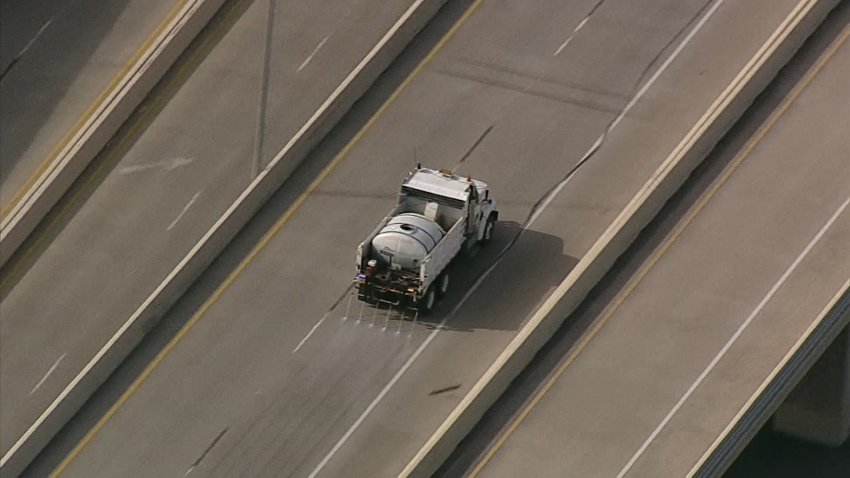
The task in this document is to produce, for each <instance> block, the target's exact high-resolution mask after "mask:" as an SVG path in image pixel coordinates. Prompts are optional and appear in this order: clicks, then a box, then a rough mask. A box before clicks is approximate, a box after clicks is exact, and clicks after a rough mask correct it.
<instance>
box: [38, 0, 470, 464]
mask: <svg viewBox="0 0 850 478" xmlns="http://www.w3.org/2000/svg"><path fill="white" fill-rule="evenodd" d="M483 1H484V0H476V1H475V3H473V4H472V5H471V6H470V7H469V8H468V9H467V11H466V13H464V15H463V16H462V17H461V18H460V19H458V21H457V22H455V24H454V25H453V26H452V28H451V29H450V30H449V31H448V32H447V33H446V34H445V35H444V36H443V38H441V39H440V41H439V42H438V43H437V44H436V45H435V46H434V48H432V49H431V51H430V52H429V53H428V55H427V56H426V57H425V58H424V59H423V60H422V61H421V62H420V63H419V65H417V66H416V68H415V69H414V70H413V71H412V72H410V74H408V76H407V77H406V78H405V79H404V81H402V83H401V84H400V85H399V86H398V87H397V88H396V89H395V91H393V93H392V94H391V95H390V97H389V98H387V100H386V101H385V102H384V103H383V104H382V105H381V107H380V108H379V109H378V111H376V112H375V114H374V115H372V117H371V118H369V121H367V122H366V124H365V125H363V127H362V128H361V129H360V130H359V131H358V132H357V134H356V135H355V136H354V137H353V138H352V139H351V140H350V141H349V142H348V143H347V144H346V145H345V147H344V148H343V149H342V150H340V152H339V153H337V155H336V156H334V158H333V159H332V160H331V162H330V163H328V165H327V166H325V168H324V169H323V170H322V171H321V172H320V173H319V175H318V176H317V177H316V179H314V180H313V182H311V183H310V185H309V186H308V187H307V190H306V191H304V192H303V193H302V194H301V195H300V196H299V197H298V199H296V200H295V202H294V203H293V204H292V205H291V206H290V207H289V209H287V210H286V212H285V213H284V214H283V216H281V217H280V219H278V220H277V221H276V222H275V223H274V225H273V226H272V227H271V229H269V231H267V232H266V233H265V234H264V235H263V237H262V238H261V239H260V241H259V242H258V243H257V244H256V245H255V246H254V247H253V249H251V252H250V253H249V254H248V255H247V256H246V257H245V258H244V259H242V261H240V263H239V265H238V266H237V267H236V269H234V270H233V272H231V273H230V275H228V276H227V278H226V279H225V280H224V282H222V284H221V285H220V286H219V287H218V288H217V289H216V290H215V292H213V294H212V295H211V296H210V297H209V299H207V300H206V301H205V302H204V303H203V305H201V307H200V308H199V309H198V311H197V312H195V313H194V314H193V315H192V317H191V318H190V319H189V320H188V321H187V322H186V324H185V325H183V327H182V328H181V329H180V330H179V331H178V332H177V334H176V335H175V336H174V337H173V338H172V339H171V340H170V341H169V342H168V344H167V345H166V346H165V347H164V348H163V349H162V350H161V351H160V352H159V353H158V354H157V355H156V357H154V359H153V361H151V363H150V364H148V366H147V367H145V369H144V370H143V371H142V373H141V374H140V375H139V376H138V378H136V380H134V381H133V383H132V384H131V385H130V386H129V387H128V388H127V390H126V391H125V392H124V393H123V394H121V397H119V398H118V400H117V401H116V402H115V403H114V404H113V405H112V406H111V407H110V408H109V410H108V411H107V412H106V413H105V414H104V415H103V417H101V419H100V420H98V422H97V423H96V424H95V425H94V426H93V427H92V429H91V430H89V432H88V433H86V435H85V436H84V437H83V438H82V440H80V442H79V443H78V444H77V445H76V446H75V447H74V449H73V450H71V452H70V453H69V454H68V455H67V456H66V457H65V458H64V459H63V460H62V462H61V463H60V464H59V466H57V467H56V469H55V470H53V472H52V473H51V474H50V477H51V478H55V477H58V476H60V475H61V474H62V473H63V472H64V471H65V469H67V468H68V466H69V465H70V464H71V463H72V462H73V461H74V459H76V458H77V456H78V455H79V454H80V453H81V452H82V451H83V450H84V449H85V448H86V446H88V444H89V443H91V441H92V439H93V438H94V437H95V435H97V434H98V432H100V430H101V429H103V427H104V426H105V425H106V424H107V422H109V420H110V419H111V418H112V417H113V416H114V415H115V414H116V413H117V412H118V411H119V410H120V409H121V407H123V406H124V404H125V403H126V402H127V400H129V399H130V397H131V396H132V395H133V393H135V392H136V390H138V389H139V387H141V386H142V384H143V383H144V382H145V381H146V380H147V379H148V377H150V375H151V374H152V373H153V372H154V371H155V370H156V369H157V368H158V367H159V365H160V364H161V363H162V361H163V360H164V359H165V358H166V357H167V356H168V355H169V354H170V353H171V351H172V350H174V348H175V347H177V345H178V344H179V343H180V342H181V341H182V340H183V338H184V337H186V335H187V334H188V333H189V331H191V330H192V328H194V327H195V325H196V324H197V323H198V322H199V321H200V320H201V319H202V318H203V317H204V316H205V315H206V313H207V312H208V311H209V310H210V308H212V306H213V305H215V303H216V302H218V300H219V299H220V298H221V296H222V295H223V294H224V293H225V292H226V291H227V289H229V288H230V286H231V285H232V284H233V283H234V282H235V281H236V279H237V278H238V277H239V275H241V274H242V272H243V271H244V270H245V269H246V268H247V267H248V265H249V264H250V263H251V262H253V261H254V259H256V257H257V256H258V255H259V254H260V252H262V251H263V249H265V248H266V246H267V245H268V244H269V242H271V240H272V239H273V238H274V237H275V236H276V235H277V233H278V232H279V231H280V230H281V229H282V228H283V226H284V225H285V224H286V223H287V222H289V220H290V219H291V218H292V216H293V215H294V214H295V213H296V212H297V211H298V210H299V209H300V208H301V206H302V205H303V204H304V203H305V202H306V201H307V198H308V197H309V196H310V195H311V194H312V193H313V192H314V191H315V190H316V189H318V187H319V186H320V185H321V183H322V182H323V181H324V180H325V179H326V178H327V177H328V176H329V175H330V174H331V172H333V170H334V169H336V167H337V166H338V165H339V164H340V163H341V162H342V160H343V159H345V157H346V156H347V155H348V153H349V152H350V151H351V150H352V149H353V148H354V146H355V145H356V144H357V143H358V142H359V141H360V139H362V138H363V136H365V134H366V132H367V131H368V130H369V129H370V128H371V127H372V125H374V124H375V123H376V122H377V121H378V119H380V118H381V116H383V114H384V112H386V110H387V109H388V108H389V107H390V105H392V103H394V102H395V100H396V99H397V98H398V97H399V96H400V95H401V93H402V91H404V90H405V89H406V88H407V86H408V85H410V83H411V82H413V80H414V79H415V78H416V76H417V75H418V74H419V73H420V72H421V71H422V70H423V69H424V68H425V67H426V66H428V64H429V63H431V61H432V60H433V59H434V57H435V56H436V55H437V53H438V52H439V51H440V50H441V49H442V48H443V47H444V46H445V45H446V43H448V41H449V40H450V39H451V38H452V37H453V36H454V35H455V33H457V31H458V30H459V29H460V27H461V26H462V25H463V24H464V23H465V22H466V21H467V20H468V19H469V17H471V16H472V14H473V13H474V12H475V11H476V10H477V9H478V7H479V6H480V5H481V3H483Z"/></svg>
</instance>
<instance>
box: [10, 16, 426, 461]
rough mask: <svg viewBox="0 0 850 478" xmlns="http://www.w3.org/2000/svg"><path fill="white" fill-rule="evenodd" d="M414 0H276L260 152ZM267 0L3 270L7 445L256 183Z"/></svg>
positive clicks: (145, 108) (196, 64)
mask: <svg viewBox="0 0 850 478" xmlns="http://www.w3.org/2000/svg"><path fill="white" fill-rule="evenodd" d="M145 3H146V4H147V2H145ZM410 3H412V2H410ZM410 3H408V2H396V3H394V4H393V5H392V6H391V7H385V8H383V9H381V10H380V11H378V10H376V9H375V8H374V2H373V1H372V0H360V1H356V2H351V1H345V2H333V1H325V2H311V3H309V4H307V3H304V4H302V3H298V2H295V3H292V2H289V3H286V4H283V3H282V4H281V5H279V6H278V8H277V9H276V11H275V13H276V17H275V26H274V30H273V31H274V35H273V41H272V45H271V47H272V53H271V60H270V76H269V80H270V81H269V104H268V108H267V111H266V122H267V124H268V125H269V131H268V134H267V135H266V140H265V145H266V148H265V149H264V154H263V157H262V159H263V160H264V161H266V160H268V158H270V157H271V155H272V154H274V153H276V152H277V151H278V150H279V148H280V147H281V146H282V143H283V142H284V141H285V140H288V138H289V137H291V136H292V134H293V133H294V132H295V131H296V130H297V129H298V128H299V127H300V126H301V125H302V124H303V123H304V122H305V121H306V120H307V119H308V118H309V117H310V116H311V115H312V113H313V112H314V111H315V110H316V108H318V107H319V105H320V104H322V102H324V101H325V99H326V98H327V97H328V95H329V94H330V93H331V92H332V91H333V89H334V88H336V87H337V85H338V84H339V83H340V82H341V81H342V79H343V78H345V77H346V75H348V73H349V72H350V71H351V69H352V68H354V66H355V65H357V64H358V63H359V62H360V61H361V59H362V58H363V56H364V55H365V54H366V53H367V52H368V51H369V50H370V49H372V47H373V46H374V45H375V44H376V43H377V42H378V40H379V39H380V38H381V37H382V36H383V35H384V34H385V33H386V32H387V30H389V29H390V27H391V26H392V25H393V24H394V23H395V22H396V21H397V19H398V18H399V17H400V16H401V14H402V13H403V12H404V11H405V10H406V9H407V7H408V6H409V5H410ZM249 5H250V6H249ZM267 5H268V4H267V3H266V2H255V3H253V4H251V3H250V2H245V1H242V2H239V1H237V2H231V3H230V4H229V6H226V7H224V9H223V10H222V12H221V14H220V15H219V16H218V17H217V19H216V20H214V21H213V25H212V27H211V29H210V30H209V31H208V32H207V34H206V35H205V36H203V37H202V39H201V40H200V42H199V43H198V44H196V46H195V47H194V49H193V50H191V52H190V53H189V54H188V56H187V57H186V58H184V60H183V62H182V63H180V64H179V65H177V66H176V67H175V68H174V69H173V70H172V73H171V74H170V75H169V76H168V77H167V78H166V79H165V80H164V82H163V84H162V85H161V86H160V88H159V89H158V90H156V92H155V93H154V94H153V96H152V97H151V98H150V99H149V100H148V101H147V102H145V103H144V104H143V105H142V106H141V108H140V110H139V112H138V113H137V114H136V115H135V116H134V118H132V119H131V120H130V121H129V123H128V125H127V126H126V127H125V128H124V129H123V130H122V131H121V132H120V133H119V135H118V136H117V137H116V138H115V140H114V141H113V142H112V145H111V146H110V147H108V148H107V149H106V150H105V152H104V153H103V155H102V156H101V157H100V158H99V159H97V160H96V163H97V164H98V166H97V167H96V168H95V170H94V171H93V172H91V173H90V174H88V175H87V176H84V177H83V179H82V180H81V182H80V184H79V185H77V186H76V187H75V189H74V190H73V191H72V193H71V198H70V199H68V200H66V201H64V202H62V203H60V205H59V207H58V211H56V212H55V213H54V214H53V215H52V216H51V217H49V218H48V219H47V224H48V225H47V226H46V227H45V228H42V229H41V230H40V231H37V233H36V235H35V237H34V238H33V239H32V240H31V241H29V243H27V244H25V245H24V246H23V247H24V248H26V251H25V253H24V255H23V259H19V260H18V262H17V263H10V264H7V266H6V267H5V268H4V271H3V273H4V274H3V279H2V281H3V282H2V285H0V291H2V295H3V299H2V304H0V341H2V344H0V345H2V346H0V401H2V403H3V407H2V410H0V444H2V446H0V449H2V451H3V453H5V452H6V451H7V450H9V448H10V446H11V445H12V444H13V443H14V442H15V441H16V440H17V439H18V438H19V437H20V436H21V435H22V434H23V433H24V432H25V430H27V429H28V428H29V427H30V425H31V424H33V423H34V421H35V420H36V419H37V417H38V416H39V415H40V414H41V413H42V411H43V410H45V408H46V407H47V406H48V405H49V404H50V403H51V402H52V401H53V400H54V399H55V398H56V397H57V396H58V395H59V394H60V392H61V391H62V390H63V389H64V388H65V387H66V386H67V385H68V384H69V383H70V382H71V380H72V379H73V378H74V377H75V376H76V375H77V373H79V372H80V370H81V369H82V368H83V367H84V366H85V364H87V363H88V362H89V361H90V360H91V359H92V358H93V357H94V356H95V354H96V353H97V352H98V351H99V350H100V348H101V347H103V346H104V344H105V343H106V342H107V340H108V339H109V338H110V337H112V335H113V334H114V333H116V332H117V331H118V329H119V328H120V327H121V326H122V325H123V324H124V322H125V321H126V320H127V319H128V318H129V317H130V315H131V314H132V313H133V312H134V311H135V310H136V309H137V308H138V307H139V306H140V305H141V304H142V303H143V301H144V300H145V299H146V298H147V297H148V295H149V294H151V292H152V291H153V290H154V288H155V287H156V286H157V285H158V284H159V283H160V281H162V280H163V278H164V277H165V276H166V274H168V273H169V272H170V271H171V270H172V268H173V267H174V266H175V265H176V264H177V262H178V261H179V260H180V259H182V258H183V257H184V256H185V255H186V253H187V252H188V250H189V249H190V248H191V247H192V246H193V245H194V244H195V242H196V241H197V240H198V239H199V238H200V237H201V235H202V234H204V233H206V231H207V230H208V229H209V228H210V226H211V225H212V224H213V223H214V221H215V220H216V219H218V217H219V216H220V215H221V214H222V213H223V212H224V210H225V209H226V208H227V207H228V206H229V205H230V204H231V203H232V202H233V200H234V199H235V198H236V197H237V195H238V194H239V193H241V192H242V191H243V189H244V188H245V186H246V185H247V184H248V182H249V181H250V180H251V179H252V169H253V165H252V164H253V161H252V157H253V145H254V138H255V131H256V125H257V111H258V100H259V94H258V90H259V85H260V80H259V78H260V72H261V65H262V60H263V51H264V50H263V48H264V40H265V37H266V35H265V26H266V12H267V11H268V10H267ZM149 8H150V9H153V6H152V5H151V6H150V7H149ZM246 9H247V11H246ZM243 13H244V15H242V14H243ZM234 22H235V25H233V23H234ZM231 26H232V28H231ZM45 34H46V33H45ZM21 67H22V66H21ZM15 68H18V67H17V66H16V67H15ZM12 71H15V70H12ZM4 85H5V80H4ZM4 87H5V86H4ZM5 111H6V110H5V108H4V114H5ZM5 133H7V130H6V128H5V127H4V134H5ZM3 145H4V147H6V145H7V142H6V141H3Z"/></svg>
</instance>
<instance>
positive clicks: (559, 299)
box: [400, 0, 838, 477]
mask: <svg viewBox="0 0 850 478" xmlns="http://www.w3.org/2000/svg"><path fill="white" fill-rule="evenodd" d="M837 3H838V2H837V0H822V1H819V0H801V1H800V2H799V3H798V4H797V6H796V7H795V8H794V9H793V10H792V12H791V13H790V15H789V16H788V17H787V18H786V19H785V21H784V22H783V23H782V24H781V25H780V26H779V27H778V28H777V30H776V31H775V32H774V34H773V35H771V37H770V38H769V39H768V40H767V42H766V43H765V44H764V45H763V46H762V47H761V48H760V49H759V50H758V52H757V53H756V55H755V56H754V57H753V58H752V59H751V60H750V61H749V62H748V63H747V65H746V66H745V67H744V69H743V70H741V72H740V73H739V74H738V75H737V76H736V77H735V79H734V80H733V81H732V82H731V83H730V84H729V85H728V86H727V87H726V88H725V89H724V91H723V93H721V95H720V96H719V97H717V99H716V100H715V101H714V102H713V103H712V105H711V106H710V107H709V108H708V109H707V110H706V112H705V113H704V114H703V116H702V117H701V118H700V119H699V121H698V122H697V123H696V124H695V125H694V126H693V127H692V128H691V130H690V131H689V132H688V134H687V135H685V137H684V138H683V139H682V140H681V142H680V143H679V144H678V146H677V147H676V148H675V149H674V150H673V151H672V152H671V153H670V154H669V156H667V158H665V159H664V160H663V161H662V162H661V163H660V166H659V167H658V169H657V170H656V171H655V172H654V173H653V174H652V175H651V176H650V177H649V179H648V180H647V181H646V183H645V184H644V185H643V186H642V187H641V188H640V190H638V192H637V194H635V195H634V196H633V197H632V199H631V200H630V202H629V203H628V204H627V205H626V206H625V208H623V210H622V211H621V212H620V214H619V215H618V216H617V217H616V219H615V220H614V221H613V222H612V223H611V224H610V225H609V227H608V228H607V229H606V230H605V232H604V233H603V234H602V235H601V236H600V237H599V239H598V240H597V241H596V242H595V243H594V244H593V246H591V248H590V250H589V251H588V252H587V253H586V254H585V255H584V256H583V257H582V258H581V260H580V261H579V262H578V264H576V266H575V268H574V269H573V270H572V271H571V272H570V273H569V274H568V275H567V277H566V278H565V279H564V280H563V281H562V282H561V284H560V285H559V286H558V287H557V288H556V290H555V291H554V292H553V293H552V295H551V296H550V297H549V298H548V299H547V300H546V301H545V302H544V304H543V305H542V306H541V307H540V308H539V309H538V310H537V312H536V313H535V314H534V315H533V316H532V317H531V318H530V319H529V320H528V322H527V323H526V324H525V325H524V326H523V327H522V328H521V329H520V330H519V332H518V333H517V335H516V336H515V337H514V339H513V340H512V341H511V342H510V343H509V344H508V346H507V347H506V348H505V350H504V351H503V352H502V353H501V354H500V355H499V356H498V357H497V359H496V360H495V361H494V362H493V364H492V365H491V366H490V367H489V368H488V369H487V370H486V371H485V373H484V374H483V375H482V377H481V378H480V379H479V380H478V382H476V383H475V385H473V387H472V388H471V389H470V391H469V392H468V393H467V394H466V395H465V396H464V398H463V399H462V400H461V401H460V403H459V404H458V405H457V406H456V407H455V409H454V410H452V412H451V413H450V414H449V415H448V417H447V418H446V419H445V420H444V421H443V423H442V424H441V425H440V426H439V427H438V428H437V430H436V431H435V432H434V433H433V434H432V436H431V437H430V438H429V439H428V440H427V441H426V442H425V444H424V445H423V446H422V448H420V450H419V452H418V453H416V455H415V456H414V457H413V458H412V459H411V461H410V462H409V463H408V464H407V466H406V467H405V468H404V469H403V470H402V472H401V473H400V476H404V477H427V476H431V475H432V474H433V473H434V472H435V471H436V470H437V469H438V467H439V466H440V465H441V464H442V463H443V462H444V461H445V459H446V458H447V457H448V456H449V454H450V453H451V452H452V450H454V448H455V447H456V446H457V444H458V443H459V442H460V441H461V440H462V439H463V438H464V437H465V436H466V435H467V434H468V433H469V431H470V430H472V428H473V427H474V426H475V424H476V423H477V422H478V420H479V419H480V418H481V416H482V415H483V414H484V413H485V412H486V411H487V409H488V408H490V406H491V405H492V404H493V403H494V402H495V401H496V399H497V398H498V397H499V396H500V395H501V394H502V393H503V392H504V390H505V389H506V388H507V386H508V385H509V384H510V383H511V381H512V380H513V379H514V378H515V377H516V376H517V375H518V374H519V373H520V372H521V371H522V370H523V368H525V366H526V365H527V364H528V362H529V361H530V360H531V359H532V358H533V357H534V354H536V353H537V351H538V350H539V349H540V348H541V347H542V346H543V345H544V344H545V343H546V341H548V340H549V338H550V337H551V336H552V334H553V333H554V332H555V331H556V330H557V329H558V328H559V327H560V326H561V324H562V323H563V322H564V320H566V318H567V317H568V316H569V315H570V314H571V313H572V312H573V311H574V310H575V308H576V307H577V306H578V304H579V303H580V302H581V301H582V300H583V299H584V297H585V296H586V295H587V293H588V292H589V291H590V290H591V288H593V286H595V285H596V284H597V283H598V282H599V280H600V279H601V278H602V276H603V275H604V274H605V273H606V272H607V271H608V270H609V269H610V268H611V266H612V265H613V264H614V261H615V260H616V259H617V258H618V257H619V256H620V255H621V254H622V253H623V252H625V250H626V248H627V247H628V246H629V245H630V244H631V242H632V241H633V240H634V238H635V237H636V236H637V235H638V233H639V232H640V231H641V230H642V229H643V228H644V227H645V226H646V225H647V224H648V223H649V221H650V220H651V219H652V218H653V217H654V216H655V215H656V214H657V213H658V211H659V210H660V209H661V207H662V206H663V205H664V203H665V202H666V201H667V200H668V199H669V198H670V196H672V195H673V193H674V192H675V191H676V190H677V189H678V188H679V187H680V186H681V184H682V183H683V182H684V180H685V179H686V178H687V177H688V175H690V173H691V172H692V171H693V170H694V168H696V166H697V165H699V163H700V162H702V160H703V159H704V158H705V157H706V155H708V153H709V152H710V151H711V150H712V148H713V147H714V146H715V145H716V143H717V142H718V141H719V140H720V139H721V138H722V137H723V136H724V135H725V134H726V132H727V131H728V129H729V128H730V127H731V126H732V125H733V124H734V123H735V121H737V119H738V118H740V116H741V115H742V114H743V113H744V111H746V109H747V108H748V107H749V105H750V104H751V103H752V102H753V100H754V99H755V98H756V96H757V95H758V94H759V93H761V91H762V90H763V89H764V88H765V87H766V86H767V84H768V83H769V82H770V81H771V80H772V79H773V77H774V76H775V75H776V73H777V72H778V71H779V70H780V69H781V68H782V66H784V65H785V63H787V61H788V60H789V59H790V58H791V57H792V56H793V54H794V53H795V52H796V51H797V49H798V48H799V47H800V45H802V43H803V41H804V40H805V39H806V38H807V37H808V36H809V35H810V34H811V33H812V32H813V31H814V30H815V28H816V27H817V26H818V25H819V24H820V22H821V21H822V20H823V19H824V18H825V17H826V15H827V13H829V11H830V10H831V9H832V8H833V7H834V6H835V5H836V4H837Z"/></svg>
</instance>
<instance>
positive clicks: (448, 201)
mask: <svg viewBox="0 0 850 478" xmlns="http://www.w3.org/2000/svg"><path fill="white" fill-rule="evenodd" d="M498 218H499V211H498V210H497V209H496V203H495V201H494V200H493V198H492V197H490V188H489V187H488V186H487V184H486V183H483V182H481V181H478V180H475V179H472V178H471V177H466V178H464V177H460V176H456V175H455V174H453V173H452V172H451V171H449V170H444V169H441V170H434V169H428V168H423V167H421V165H416V168H415V169H414V170H413V171H411V172H410V173H409V174H408V175H407V178H405V179H404V181H403V182H402V185H401V192H400V193H399V195H398V204H397V205H396V206H395V208H393V210H392V211H391V212H390V213H389V215H387V216H386V217H385V218H384V219H383V220H382V221H381V222H380V223H379V224H378V227H376V228H375V230H373V231H372V233H371V234H369V236H368V237H367V238H366V240H365V241H363V242H361V243H360V245H359V246H358V247H357V276H356V278H355V280H354V283H355V287H356V289H357V297H358V299H360V300H362V301H365V302H368V303H372V304H375V303H377V302H378V301H384V302H388V303H390V304H396V305H402V306H408V307H414V308H416V309H418V310H419V311H421V312H423V313H427V312H430V311H431V309H432V308H433V307H434V304H435V303H436V301H437V299H438V298H439V297H440V296H442V295H443V294H445V293H446V291H447V290H448V288H449V270H448V266H449V265H450V264H451V262H452V261H453V260H454V259H455V258H456V257H457V256H458V255H459V253H460V252H461V251H462V250H467V251H469V250H472V249H473V248H474V247H475V245H476V244H484V243H487V242H489V241H490V239H491V237H492V235H493V227H494V226H495V224H496V221H497V220H498Z"/></svg>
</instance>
